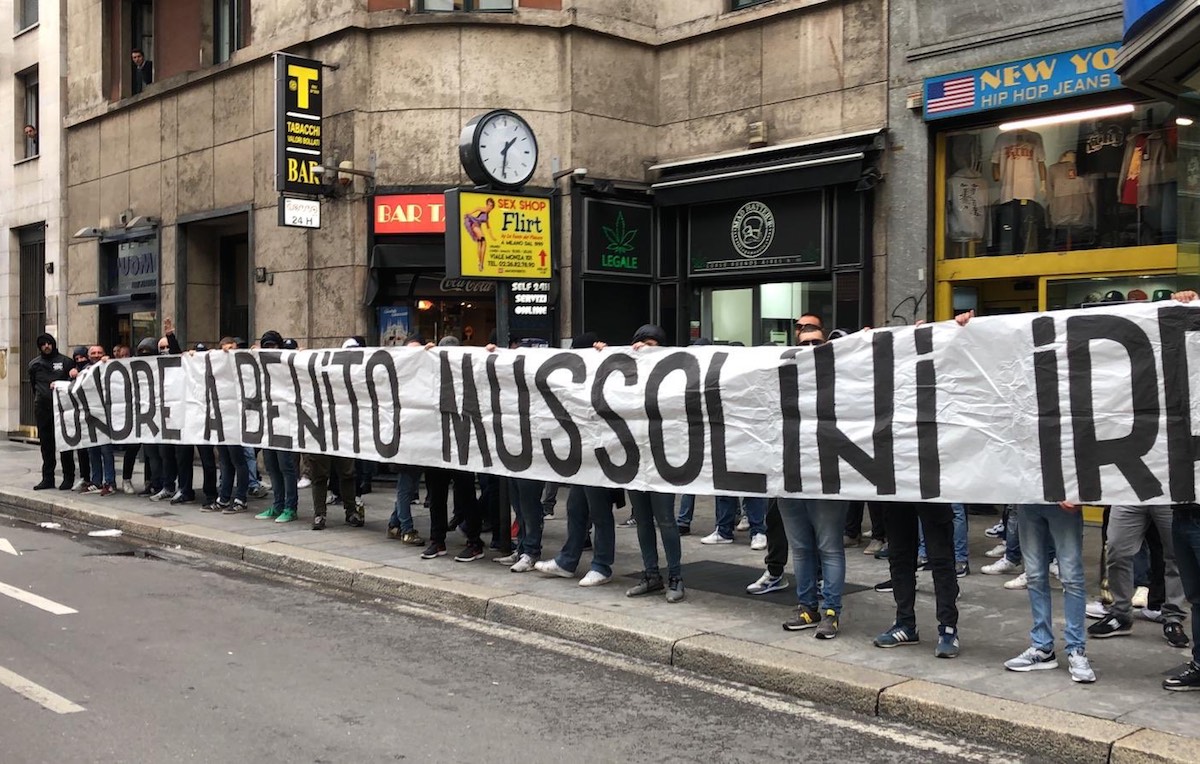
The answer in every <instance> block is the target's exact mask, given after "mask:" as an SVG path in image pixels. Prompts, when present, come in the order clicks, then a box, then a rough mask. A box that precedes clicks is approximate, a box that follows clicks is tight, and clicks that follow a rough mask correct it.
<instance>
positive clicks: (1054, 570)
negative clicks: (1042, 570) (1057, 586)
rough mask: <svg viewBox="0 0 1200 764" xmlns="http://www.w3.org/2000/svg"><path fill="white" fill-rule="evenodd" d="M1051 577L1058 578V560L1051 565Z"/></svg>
mask: <svg viewBox="0 0 1200 764" xmlns="http://www.w3.org/2000/svg"><path fill="white" fill-rule="evenodd" d="M1050 575H1052V576H1054V577H1055V578H1058V560H1055V561H1054V562H1052V563H1050Z"/></svg>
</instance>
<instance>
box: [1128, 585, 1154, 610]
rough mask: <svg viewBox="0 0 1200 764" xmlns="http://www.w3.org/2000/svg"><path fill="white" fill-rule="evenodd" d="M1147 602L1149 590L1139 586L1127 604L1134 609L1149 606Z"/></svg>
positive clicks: (1148, 600)
mask: <svg viewBox="0 0 1200 764" xmlns="http://www.w3.org/2000/svg"><path fill="white" fill-rule="evenodd" d="M1149 602H1150V590H1149V589H1147V588H1146V587H1144V586H1139V587H1138V588H1136V589H1134V590H1133V598H1132V599H1131V600H1130V601H1129V604H1131V605H1133V606H1134V607H1135V608H1144V607H1146V606H1147V605H1148V604H1149Z"/></svg>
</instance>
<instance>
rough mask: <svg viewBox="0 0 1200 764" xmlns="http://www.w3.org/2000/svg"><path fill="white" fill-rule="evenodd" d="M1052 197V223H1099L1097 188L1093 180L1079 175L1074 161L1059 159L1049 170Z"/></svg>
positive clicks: (1047, 187)
mask: <svg viewBox="0 0 1200 764" xmlns="http://www.w3.org/2000/svg"><path fill="white" fill-rule="evenodd" d="M1046 191H1047V194H1048V196H1049V197H1050V204H1049V207H1050V210H1049V212H1050V224H1051V225H1054V226H1079V227H1082V226H1091V225H1094V224H1095V219H1096V216H1095V191H1094V189H1093V188H1092V182H1091V181H1089V180H1087V179H1085V178H1082V177H1080V176H1079V173H1078V172H1077V171H1076V167H1075V163H1074V162H1058V163H1056V164H1053V165H1051V166H1050V167H1049V168H1048V169H1047V170H1046Z"/></svg>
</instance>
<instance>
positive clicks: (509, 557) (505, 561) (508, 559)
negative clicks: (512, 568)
mask: <svg viewBox="0 0 1200 764" xmlns="http://www.w3.org/2000/svg"><path fill="white" fill-rule="evenodd" d="M519 559H521V555H519V554H517V553H516V552H513V553H512V554H506V555H504V556H503V557H493V558H492V562H495V563H499V564H500V565H512V564H513V563H515V562H516V561H517V560H519Z"/></svg>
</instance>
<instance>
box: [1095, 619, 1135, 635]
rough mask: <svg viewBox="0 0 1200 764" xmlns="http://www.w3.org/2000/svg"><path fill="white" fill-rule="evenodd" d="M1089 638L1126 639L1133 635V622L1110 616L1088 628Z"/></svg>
mask: <svg viewBox="0 0 1200 764" xmlns="http://www.w3.org/2000/svg"><path fill="white" fill-rule="evenodd" d="M1087 633H1088V636H1089V637H1095V638H1096V639H1108V638H1109V637H1127V636H1129V635H1130V634H1132V633H1133V622H1132V621H1122V620H1121V619H1120V618H1118V617H1117V616H1115V615H1110V616H1108V617H1107V618H1105V619H1104V620H1102V621H1097V622H1096V623H1093V624H1092V625H1091V626H1089V627H1088V630H1087Z"/></svg>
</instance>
